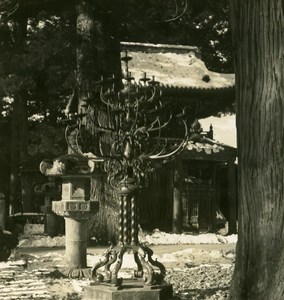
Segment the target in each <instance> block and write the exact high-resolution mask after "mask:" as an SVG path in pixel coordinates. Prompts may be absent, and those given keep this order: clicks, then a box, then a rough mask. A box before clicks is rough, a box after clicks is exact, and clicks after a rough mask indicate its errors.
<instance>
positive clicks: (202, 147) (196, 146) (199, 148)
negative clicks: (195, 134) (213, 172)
mask: <svg viewBox="0 0 284 300" xmlns="http://www.w3.org/2000/svg"><path fill="white" fill-rule="evenodd" d="M186 149H187V150H189V151H196V152H204V153H205V154H212V153H218V152H221V151H224V150H225V148H224V147H223V146H221V145H217V144H213V145H211V144H208V143H193V142H189V143H188V145H187V147H186Z"/></svg>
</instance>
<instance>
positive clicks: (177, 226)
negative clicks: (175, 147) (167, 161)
mask: <svg viewBox="0 0 284 300" xmlns="http://www.w3.org/2000/svg"><path fill="white" fill-rule="evenodd" d="M183 179H184V178H183V166H182V160H178V161H176V164H175V165H174V169H173V187H174V189H173V232H174V233H181V231H182V187H183Z"/></svg>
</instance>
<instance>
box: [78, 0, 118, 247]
mask: <svg viewBox="0 0 284 300" xmlns="http://www.w3.org/2000/svg"><path fill="white" fill-rule="evenodd" d="M104 5H105V4H104V1H102V0H98V1H96V2H94V1H91V0H79V1H77V5H76V11H77V22H76V27H77V39H78V44H77V89H78V112H79V113H81V112H83V113H84V112H85V108H84V104H85V100H86V99H88V98H91V97H92V96H93V95H94V91H95V90H96V86H95V83H96V81H98V80H99V79H100V77H101V76H102V75H103V76H110V75H111V74H115V75H117V77H118V78H120V72H121V66H120V47H119V40H116V39H115V38H114V37H113V35H112V32H111V31H110V29H111V28H110V27H109V24H108V22H110V23H111V24H112V23H113V22H112V20H109V19H108V18H107V12H108V10H107V9H106V8H105V7H104ZM100 116H101V120H100V122H101V123H102V125H105V122H106V118H105V116H104V112H102V111H101V112H100ZM84 122H85V123H86V128H87V129H88V131H89V132H90V134H92V135H96V133H95V131H94V126H93V125H92V123H91V122H90V121H88V120H85V121H84ZM91 185H92V188H91V199H92V200H93V201H99V204H100V208H99V212H98V213H97V214H96V215H94V216H92V217H91V220H92V221H91V222H88V223H89V228H90V233H89V234H90V235H95V236H96V237H97V238H98V239H100V241H101V242H108V241H110V240H114V239H115V237H116V227H117V224H118V218H117V212H116V210H118V209H116V207H117V203H116V197H115V196H114V192H113V191H112V189H111V188H110V187H109V186H108V185H107V183H106V180H105V176H99V175H98V176H94V177H93V178H92V179H91ZM91 223H92V224H91Z"/></svg>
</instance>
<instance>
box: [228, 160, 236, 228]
mask: <svg viewBox="0 0 284 300" xmlns="http://www.w3.org/2000/svg"><path fill="white" fill-rule="evenodd" d="M228 201H229V219H228V223H229V231H228V233H229V234H233V233H237V197H236V173H235V165H234V160H230V161H229V162H228Z"/></svg>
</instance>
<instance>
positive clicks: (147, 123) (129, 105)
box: [66, 53, 191, 286]
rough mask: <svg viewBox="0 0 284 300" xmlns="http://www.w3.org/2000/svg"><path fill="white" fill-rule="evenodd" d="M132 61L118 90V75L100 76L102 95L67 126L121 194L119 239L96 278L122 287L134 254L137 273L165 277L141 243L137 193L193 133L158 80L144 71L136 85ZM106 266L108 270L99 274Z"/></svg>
mask: <svg viewBox="0 0 284 300" xmlns="http://www.w3.org/2000/svg"><path fill="white" fill-rule="evenodd" d="M130 59H131V57H129V56H127V53H126V55H125V57H123V58H122V60H123V61H124V62H125V63H126V72H125V73H126V76H125V77H124V78H123V87H122V88H120V89H117V88H116V86H115V83H114V82H115V78H114V77H112V78H109V79H102V80H101V81H100V82H99V83H98V85H99V87H100V89H99V96H97V97H93V98H92V97H90V99H89V100H87V101H86V104H85V112H84V113H82V114H79V115H77V118H76V123H75V124H73V125H68V126H67V128H66V140H67V143H68V145H69V147H70V148H71V149H73V151H74V152H76V153H79V154H80V155H82V156H84V157H87V158H88V159H90V160H92V161H95V162H98V163H99V164H101V165H102V167H103V169H104V171H105V172H106V173H107V176H108V182H109V184H110V185H111V186H112V187H113V188H114V189H115V190H116V191H117V194H118V195H119V198H120V204H119V238H118V243H117V244H116V245H115V246H112V247H110V248H109V249H108V250H107V252H106V253H105V258H104V260H103V261H100V262H99V263H97V264H96V265H95V266H94V267H93V269H92V277H93V279H94V280H95V281H96V282H98V283H102V282H104V283H110V284H112V285H114V286H120V285H121V284H122V278H118V273H119V270H120V269H121V266H122V262H123V256H124V254H125V253H126V252H132V253H133V255H134V259H135V262H136V264H137V270H136V271H135V272H134V277H135V278H136V279H137V280H138V281H139V282H142V283H143V285H148V286H152V285H156V284H160V283H161V282H162V281H163V279H164V277H165V273H166V270H165V267H164V266H163V264H162V263H160V262H158V261H157V260H154V259H153V258H152V256H153V251H152V250H151V249H150V248H149V247H148V246H146V245H144V244H143V245H142V244H140V243H139V240H138V206H137V199H136V194H137V191H138V190H139V189H140V188H141V187H142V186H143V185H144V183H145V178H146V177H147V174H148V173H149V172H151V171H153V169H154V168H155V162H157V161H159V162H166V161H168V160H170V159H173V158H175V157H176V156H177V155H178V154H179V153H180V152H181V151H182V150H183V149H184V148H185V147H186V145H187V144H188V141H189V139H190V134H191V132H190V130H189V126H188V124H189V123H190V122H189V121H188V120H189V119H188V112H187V108H184V107H183V108H181V107H179V106H176V107H174V106H173V105H172V104H170V103H169V102H165V101H163V99H162V98H161V90H160V88H159V82H157V81H156V80H155V78H154V77H153V78H152V79H150V78H147V74H146V73H144V75H143V77H142V78H141V79H140V80H139V83H136V82H135V81H134V78H133V77H132V76H131V74H130V72H129V71H128V61H129V60H130ZM75 117H76V116H75ZM173 127H174V130H176V132H179V133H180V132H183V134H182V135H181V136H180V139H179V142H178V143H177V144H176V143H173V142H171V139H169V138H167V136H169V135H170V134H171V133H170V131H169V129H173ZM179 128H181V129H179ZM176 132H175V133H176ZM112 265H114V266H113V267H112V268H111V266H112ZM102 267H104V271H103V272H102V271H101V272H100V271H99V269H100V268H102ZM156 269H158V272H157V271H156ZM103 273H104V275H103Z"/></svg>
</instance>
